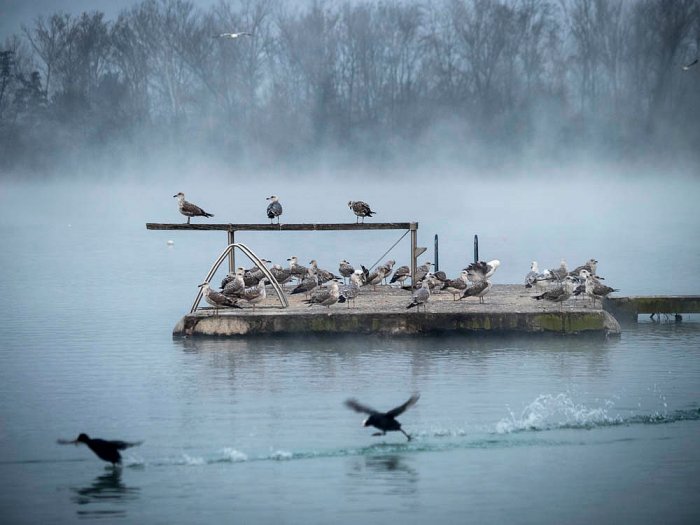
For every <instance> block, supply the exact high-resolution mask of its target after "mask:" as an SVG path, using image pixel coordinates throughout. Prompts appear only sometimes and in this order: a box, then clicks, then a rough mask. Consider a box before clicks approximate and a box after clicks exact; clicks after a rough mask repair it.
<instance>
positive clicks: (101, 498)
mask: <svg viewBox="0 0 700 525" xmlns="http://www.w3.org/2000/svg"><path fill="white" fill-rule="evenodd" d="M140 490H141V489H140V488H138V487H129V486H127V485H125V484H124V483H123V482H122V469H121V468H119V467H117V468H112V467H108V468H107V470H106V472H105V473H104V474H101V475H99V476H97V477H96V478H95V479H94V480H93V481H92V483H91V484H90V485H88V486H86V487H82V488H73V489H72V491H73V496H72V498H71V500H72V501H73V502H74V503H75V504H77V505H78V510H77V514H78V516H79V517H80V518H87V519H94V518H112V517H125V516H126V508H123V507H124V506H125V504H126V503H129V502H132V501H134V500H136V499H137V498H138V494H139V492H140Z"/></svg>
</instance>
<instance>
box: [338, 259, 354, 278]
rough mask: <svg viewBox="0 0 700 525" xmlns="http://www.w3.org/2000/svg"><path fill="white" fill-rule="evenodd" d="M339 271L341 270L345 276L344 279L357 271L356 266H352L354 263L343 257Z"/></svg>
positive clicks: (341, 273)
mask: <svg viewBox="0 0 700 525" xmlns="http://www.w3.org/2000/svg"><path fill="white" fill-rule="evenodd" d="M338 271H339V272H340V275H342V276H343V279H345V278H346V277H350V276H352V274H353V273H355V268H354V267H353V266H352V264H350V263H349V262H348V261H346V260H345V259H343V260H342V261H340V265H339V266H338Z"/></svg>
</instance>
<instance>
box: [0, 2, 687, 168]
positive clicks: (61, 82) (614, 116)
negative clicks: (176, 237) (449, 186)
mask: <svg viewBox="0 0 700 525" xmlns="http://www.w3.org/2000/svg"><path fill="white" fill-rule="evenodd" d="M230 31H247V32H250V33H251V34H250V35H244V36H241V37H240V38H237V39H226V38H219V37H218V35H219V34H221V33H223V32H230ZM699 52H700V3H699V2H697V1H696V0H637V1H633V2H629V1H624V0H433V1H430V0H425V1H419V0H414V1H412V0H402V1H400V0H386V1H383V0H376V1H375V0H367V1H349V0H346V1H325V2H324V1H320V0H319V1H315V2H311V3H309V4H307V5H304V6H297V7H290V6H289V5H288V4H285V3H284V2H282V1H279V0H239V1H229V0H222V1H220V2H219V3H218V4H216V5H214V6H212V7H210V8H208V9H201V8H197V7H195V6H194V5H193V4H192V3H191V2H188V1H185V0H143V1H142V2H140V3H138V4H136V5H135V6H133V7H132V8H129V9H126V10H124V11H122V12H121V13H120V14H119V15H118V17H117V18H116V19H115V20H108V19H106V18H105V15H104V14H103V13H101V12H99V11H92V12H84V13H82V14H80V15H78V16H75V15H69V14H65V13H60V12H59V13H54V14H50V15H47V16H39V17H37V18H36V19H35V20H33V21H30V22H29V23H27V25H24V26H22V27H21V29H20V30H19V31H18V32H17V33H16V34H14V35H12V36H10V37H8V38H7V39H6V40H5V42H4V43H3V44H2V46H1V47H0V166H2V167H4V168H21V167H28V168H40V167H43V166H47V165H50V164H51V163H52V162H53V159H55V158H56V157H57V156H59V155H66V154H68V155H70V154H75V155H77V156H81V155H84V154H85V153H86V152H94V151H99V150H105V151H109V150H115V149H116V150H119V148H130V147H142V148H144V147H146V146H148V147H150V148H153V147H158V145H161V146H163V147H165V146H169V147H173V148H175V149H177V148H180V147H183V148H185V149H186V150H187V151H190V150H198V151H200V152H205V153H208V154H212V155H217V156H219V157H220V158H222V159H246V160H250V161H254V160H255V159H276V160H280V161H285V160H292V159H298V158H305V157H308V156H309V155H312V156H313V155H315V154H318V153H319V152H336V153H338V154H344V155H347V156H348V158H351V157H352V156H356V157H361V158H364V159H372V158H376V159H382V158H387V157H388V158H391V156H398V155H403V154H410V153H411V152H413V153H415V152H416V151H423V152H430V151H438V150H440V148H445V151H451V152H453V153H454V154H455V155H457V156H459V155H465V156H468V155H469V152H491V155H493V156H495V157H499V156H500V155H502V154H505V153H507V152H510V153H511V154H513V155H520V154H524V153H527V152H536V154H538V155H544V156H550V157H551V158H552V159H556V158H557V156H563V155H566V154H567V152H570V151H571V150H576V149H579V148H581V147H582V145H586V146H590V147H591V148H594V149H595V150H596V151H602V152H604V153H607V154H610V155H611V156H613V157H614V156H617V155H623V156H624V155H628V154H630V152H631V151H637V150H638V149H639V148H640V147H644V148H651V149H658V150H661V151H672V152H674V153H684V152H688V153H690V154H691V155H693V154H694V155H696V158H697V156H698V151H699V148H698V145H700V126H699V125H698V119H697V117H696V112H697V108H698V107H699V103H700V67H694V68H690V69H688V70H687V71H684V70H683V69H682V67H681V66H682V65H684V64H688V63H690V62H691V61H692V60H693V59H694V58H696V57H697V56H698V54H699ZM126 151H128V149H127V150H126ZM465 158H466V157H465Z"/></svg>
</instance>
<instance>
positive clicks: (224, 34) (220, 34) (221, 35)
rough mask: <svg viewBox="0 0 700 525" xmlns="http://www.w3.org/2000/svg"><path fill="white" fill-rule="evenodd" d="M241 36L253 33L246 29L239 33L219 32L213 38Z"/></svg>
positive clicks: (231, 38) (232, 38)
mask: <svg viewBox="0 0 700 525" xmlns="http://www.w3.org/2000/svg"><path fill="white" fill-rule="evenodd" d="M242 36H253V33H249V32H248V31H241V32H239V33H219V34H218V35H216V36H215V37H214V38H228V39H230V40H234V39H236V38H239V37H242Z"/></svg>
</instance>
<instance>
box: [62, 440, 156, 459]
mask: <svg viewBox="0 0 700 525" xmlns="http://www.w3.org/2000/svg"><path fill="white" fill-rule="evenodd" d="M57 443H58V444H59V445H79V444H80V443H83V444H85V445H87V446H88V448H89V449H90V450H92V451H93V452H94V453H95V455H96V456H97V457H98V458H100V459H101V460H103V461H107V462H108V463H111V464H112V466H116V465H118V464H119V463H121V462H122V456H121V454H120V453H119V451H120V450H126V449H127V448H130V447H137V446H139V445H140V444H141V443H143V442H142V441H136V442H134V443H129V442H128V441H118V440H114V441H109V440H106V439H99V438H91V437H90V436H88V435H87V434H80V435H79V436H78V437H77V438H76V439H74V440H65V439H59V440H57Z"/></svg>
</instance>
